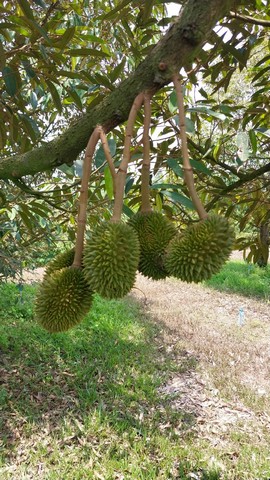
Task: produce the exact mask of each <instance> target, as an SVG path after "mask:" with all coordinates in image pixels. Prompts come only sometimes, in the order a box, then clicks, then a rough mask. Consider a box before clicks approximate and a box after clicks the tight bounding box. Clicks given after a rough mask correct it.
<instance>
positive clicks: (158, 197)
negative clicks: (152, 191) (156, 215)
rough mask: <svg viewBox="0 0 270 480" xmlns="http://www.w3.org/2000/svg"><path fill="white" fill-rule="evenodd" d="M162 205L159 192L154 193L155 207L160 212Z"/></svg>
mask: <svg viewBox="0 0 270 480" xmlns="http://www.w3.org/2000/svg"><path fill="white" fill-rule="evenodd" d="M162 206H163V202H162V197H161V195H160V194H159V193H157V194H156V209H157V211H158V212H161V210H162Z"/></svg>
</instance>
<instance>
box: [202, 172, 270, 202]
mask: <svg viewBox="0 0 270 480" xmlns="http://www.w3.org/2000/svg"><path fill="white" fill-rule="evenodd" d="M266 172H270V163H267V164H266V165H264V166H263V167H261V168H259V169H258V170H254V171H252V172H250V173H247V174H246V175H243V176H242V177H241V178H240V179H239V180H237V181H236V182H234V183H231V185H228V187H226V188H223V189H222V190H221V192H220V193H219V194H218V195H216V196H215V197H214V198H213V199H212V200H211V202H209V203H208V204H207V205H206V207H205V208H206V210H207V211H209V210H211V208H212V207H213V206H214V205H215V204H216V202H218V200H219V199H220V198H221V197H224V195H226V194H227V193H230V192H232V191H233V190H235V189H236V188H239V187H242V186H243V185H245V183H248V182H251V181H252V180H255V179H256V178H258V177H260V176H261V175H263V174H264V173H266Z"/></svg>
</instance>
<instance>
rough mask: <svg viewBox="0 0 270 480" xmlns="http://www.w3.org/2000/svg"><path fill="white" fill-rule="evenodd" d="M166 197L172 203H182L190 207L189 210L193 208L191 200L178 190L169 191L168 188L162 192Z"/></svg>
mask: <svg viewBox="0 0 270 480" xmlns="http://www.w3.org/2000/svg"><path fill="white" fill-rule="evenodd" d="M162 193H163V194H164V195H165V196H166V197H167V198H169V199H170V200H172V201H173V202H174V203H178V204H180V205H183V206H184V207H186V208H188V209H190V210H195V208H194V205H193V203H192V201H191V200H190V199H189V198H188V197H185V195H181V193H178V192H174V191H173V192H171V191H169V190H165V191H163V192H162Z"/></svg>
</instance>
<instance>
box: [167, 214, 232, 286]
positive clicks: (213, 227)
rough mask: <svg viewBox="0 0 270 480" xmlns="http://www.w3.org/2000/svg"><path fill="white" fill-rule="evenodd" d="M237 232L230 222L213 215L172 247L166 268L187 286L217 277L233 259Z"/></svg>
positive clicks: (176, 238)
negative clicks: (231, 258)
mask: <svg viewBox="0 0 270 480" xmlns="http://www.w3.org/2000/svg"><path fill="white" fill-rule="evenodd" d="M233 244H234V231H233V229H232V227H231V226H230V224H229V222H228V220H227V218H224V217H221V216H218V215H209V217H208V218H207V219H206V220H203V221H201V222H198V223H196V224H194V225H192V226H191V227H189V228H188V229H187V230H186V232H185V233H184V234H183V235H177V236H176V237H175V238H173V239H172V241H171V242H170V243H169V245H168V249H167V254H166V259H165V267H166V268H167V270H168V272H169V274H170V275H172V276H174V277H176V278H180V279H181V280H183V281H185V282H195V283H198V282H201V281H203V280H208V279H209V278H210V277H211V276H212V275H214V274H215V273H217V272H218V271H219V270H220V269H221V267H222V265H223V264H224V263H225V262H226V260H227V259H228V258H229V256H230V254H231V252H232V248H233Z"/></svg>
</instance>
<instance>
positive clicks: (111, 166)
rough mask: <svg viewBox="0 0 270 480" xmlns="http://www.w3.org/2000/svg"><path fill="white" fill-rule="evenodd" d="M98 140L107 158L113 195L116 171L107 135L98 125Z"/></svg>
mask: <svg viewBox="0 0 270 480" xmlns="http://www.w3.org/2000/svg"><path fill="white" fill-rule="evenodd" d="M100 140H101V143H102V146H103V150H104V154H105V157H106V160H107V163H108V166H109V169H110V172H111V176H112V181H113V195H114V197H115V190H116V189H115V181H116V171H115V166H114V163H113V159H112V156H111V152H110V147H109V144H108V140H107V136H106V133H105V132H104V130H103V128H102V127H100Z"/></svg>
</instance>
